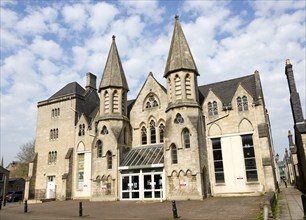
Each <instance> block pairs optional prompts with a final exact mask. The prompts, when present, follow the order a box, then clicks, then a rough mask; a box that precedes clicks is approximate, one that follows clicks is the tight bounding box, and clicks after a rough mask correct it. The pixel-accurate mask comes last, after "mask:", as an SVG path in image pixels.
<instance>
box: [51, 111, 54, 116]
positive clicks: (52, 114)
mask: <svg viewBox="0 0 306 220" xmlns="http://www.w3.org/2000/svg"><path fill="white" fill-rule="evenodd" d="M51 117H52V118H53V117H54V109H52V113H51Z"/></svg>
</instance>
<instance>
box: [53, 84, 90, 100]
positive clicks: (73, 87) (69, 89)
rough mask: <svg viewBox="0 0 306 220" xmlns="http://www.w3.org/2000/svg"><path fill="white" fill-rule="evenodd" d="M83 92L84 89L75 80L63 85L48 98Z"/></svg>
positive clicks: (81, 93)
mask: <svg viewBox="0 0 306 220" xmlns="http://www.w3.org/2000/svg"><path fill="white" fill-rule="evenodd" d="M84 93H85V89H83V87H82V86H80V85H79V84H78V83H77V82H72V83H69V84H67V85H66V86H64V87H63V88H62V89H60V90H59V91H58V92H56V93H55V94H54V95H52V96H51V97H50V98H49V99H48V100H51V99H55V98H59V97H62V96H67V95H75V94H76V95H83V94H84Z"/></svg>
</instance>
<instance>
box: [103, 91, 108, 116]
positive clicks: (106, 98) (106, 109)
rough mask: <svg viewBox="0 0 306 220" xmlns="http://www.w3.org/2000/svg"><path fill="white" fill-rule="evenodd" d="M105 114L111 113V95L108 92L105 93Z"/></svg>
mask: <svg viewBox="0 0 306 220" xmlns="http://www.w3.org/2000/svg"><path fill="white" fill-rule="evenodd" d="M104 112H105V113H109V94H108V92H107V91H105V93H104Z"/></svg>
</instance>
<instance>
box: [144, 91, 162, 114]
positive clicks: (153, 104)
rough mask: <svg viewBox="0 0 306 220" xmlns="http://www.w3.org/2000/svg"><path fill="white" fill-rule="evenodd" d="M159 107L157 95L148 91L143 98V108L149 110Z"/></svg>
mask: <svg viewBox="0 0 306 220" xmlns="http://www.w3.org/2000/svg"><path fill="white" fill-rule="evenodd" d="M159 107H160V101H159V99H158V96H157V95H156V94H155V93H153V92H150V93H149V94H148V95H147V97H146V98H145V100H144V103H143V109H145V110H149V109H154V108H159Z"/></svg>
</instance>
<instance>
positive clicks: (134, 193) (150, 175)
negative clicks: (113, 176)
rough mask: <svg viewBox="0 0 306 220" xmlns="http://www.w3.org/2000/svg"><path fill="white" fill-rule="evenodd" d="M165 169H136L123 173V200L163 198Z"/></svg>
mask: <svg viewBox="0 0 306 220" xmlns="http://www.w3.org/2000/svg"><path fill="white" fill-rule="evenodd" d="M163 185H164V178H163V171H162V170H160V172H156V171H155V170H153V171H150V170H144V171H143V170H136V171H135V170H134V171H133V173H126V174H125V173H124V172H123V174H122V175H121V199H122V200H139V199H141V200H142V199H143V200H146V199H147V200H154V199H163V198H164V196H163V195H164V193H163Z"/></svg>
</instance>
